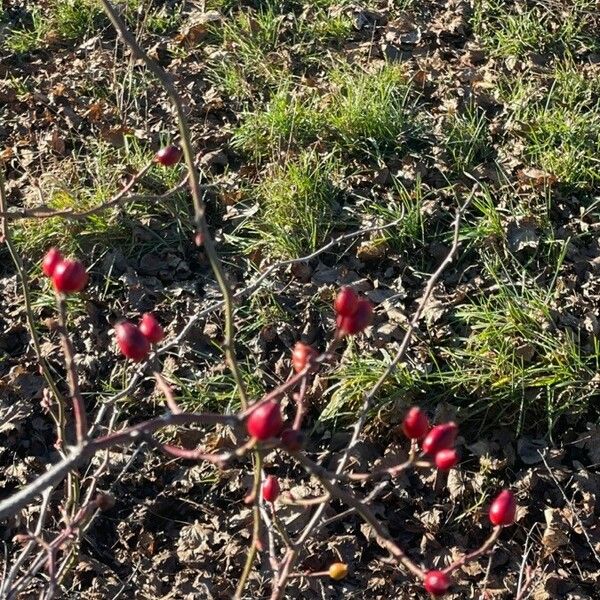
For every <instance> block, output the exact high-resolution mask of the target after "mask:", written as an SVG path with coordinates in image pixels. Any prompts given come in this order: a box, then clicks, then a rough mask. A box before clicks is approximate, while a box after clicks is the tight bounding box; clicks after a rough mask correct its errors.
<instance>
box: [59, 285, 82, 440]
mask: <svg viewBox="0 0 600 600" xmlns="http://www.w3.org/2000/svg"><path fill="white" fill-rule="evenodd" d="M56 303H57V308H58V324H59V328H58V331H59V334H60V340H61V344H62V349H63V354H64V357H65V367H66V369H67V381H68V382H69V390H70V392H71V400H72V402H73V416H74V417H75V431H76V432H77V443H78V444H79V445H81V444H83V442H84V441H85V439H86V437H87V432H88V428H87V413H86V412H85V403H84V401H83V397H82V395H81V390H80V389H79V376H78V375H77V364H76V362H75V348H73V342H72V341H71V337H70V336H69V332H68V330H67V302H66V299H65V297H64V296H63V295H62V294H59V293H57V294H56Z"/></svg>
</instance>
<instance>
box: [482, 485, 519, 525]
mask: <svg viewBox="0 0 600 600" xmlns="http://www.w3.org/2000/svg"><path fill="white" fill-rule="evenodd" d="M516 512H517V501H516V499H515V495H514V494H513V493H512V492H511V491H510V490H502V491H501V492H500V493H499V494H498V495H497V496H496V498H495V499H494V501H493V502H492V504H491V506H490V513H489V516H490V521H491V522H492V525H502V526H505V525H512V524H513V523H514V522H515V514H516Z"/></svg>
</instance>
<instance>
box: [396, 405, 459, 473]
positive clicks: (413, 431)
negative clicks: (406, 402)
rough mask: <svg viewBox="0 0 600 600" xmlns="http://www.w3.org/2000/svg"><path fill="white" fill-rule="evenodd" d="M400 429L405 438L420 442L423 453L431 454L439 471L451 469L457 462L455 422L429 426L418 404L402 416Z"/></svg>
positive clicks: (456, 428)
mask: <svg viewBox="0 0 600 600" xmlns="http://www.w3.org/2000/svg"><path fill="white" fill-rule="evenodd" d="M402 430H403V431H404V435H406V437H407V438H409V439H411V440H416V441H419V442H421V448H422V450H423V454H426V455H427V456H432V457H433V461H434V462H435V466H436V467H437V468H438V469H440V470H441V471H447V470H448V469H451V468H452V467H454V466H455V465H456V463H457V462H458V455H457V453H456V450H455V449H454V442H455V440H456V436H457V434H458V427H457V425H456V423H454V422H450V423H442V424H441V425H436V426H435V427H430V425H429V419H428V418H427V415H426V414H425V413H424V412H423V411H422V410H421V409H420V408H419V407H418V406H413V407H412V408H411V409H410V410H409V411H408V413H407V414H406V417H404V421H403V422H402Z"/></svg>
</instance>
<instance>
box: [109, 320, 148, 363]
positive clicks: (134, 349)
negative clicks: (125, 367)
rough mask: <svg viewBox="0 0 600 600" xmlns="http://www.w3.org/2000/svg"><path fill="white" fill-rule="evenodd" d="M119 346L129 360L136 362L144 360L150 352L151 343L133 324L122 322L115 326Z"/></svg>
mask: <svg viewBox="0 0 600 600" xmlns="http://www.w3.org/2000/svg"><path fill="white" fill-rule="evenodd" d="M115 334H116V339H117V346H119V350H120V351H121V352H122V354H123V355H125V356H126V357H127V358H130V359H131V360H133V361H134V362H140V361H142V360H144V359H145V358H146V357H147V356H148V354H149V352H150V342H149V341H148V340H147V339H146V337H145V336H144V334H143V333H142V332H141V331H140V329H139V328H138V327H136V326H135V325H134V324H133V323H129V322H128V321H122V322H121V323H117V325H116V326H115Z"/></svg>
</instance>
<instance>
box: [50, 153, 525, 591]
mask: <svg viewBox="0 0 600 600" xmlns="http://www.w3.org/2000/svg"><path fill="white" fill-rule="evenodd" d="M180 157H181V152H180V150H179V149H178V148H177V147H176V146H169V147H168V148H164V149H163V150H161V151H160V152H158V153H157V155H156V160H157V161H158V162H160V163H161V164H163V165H165V166H170V165H173V164H175V163H176V162H177V161H178V160H179V158H180ZM42 271H43V272H44V274H45V275H46V276H47V277H50V278H51V279H52V283H53V285H54V288H55V289H56V291H57V292H58V293H61V294H69V293H74V292H80V291H81V290H82V289H83V288H84V287H85V285H86V284H87V281H88V274H87V271H86V269H85V267H84V266H83V264H82V263H81V262H80V261H78V260H73V259H67V258H64V257H63V255H62V253H61V252H60V251H59V250H57V249H56V248H52V249H50V250H49V251H48V253H47V254H46V256H45V257H44V259H43V262H42ZM334 309H335V312H336V325H337V332H336V337H337V338H340V337H343V336H345V335H354V334H357V333H359V332H361V331H363V330H364V329H365V328H366V327H368V326H369V325H370V323H371V320H372V317H373V306H372V304H371V303H370V302H369V301H368V300H366V299H364V298H360V297H359V295H358V294H357V293H356V292H355V291H354V290H353V289H352V288H350V287H343V288H342V289H341V290H340V291H339V293H338V294H337V296H336V298H335V301H334ZM115 333H116V341H117V345H118V347H119V349H120V351H121V352H122V353H123V354H124V355H125V356H126V357H127V358H130V359H131V360H133V361H135V362H139V361H142V360H144V359H145V358H146V357H147V356H148V354H149V352H150V345H151V344H156V343H158V342H160V341H161V340H162V339H163V338H164V331H163V328H162V327H161V325H160V323H159V322H158V321H157V319H156V317H154V315H152V314H151V313H146V314H144V315H143V317H142V319H141V321H140V323H139V325H134V324H133V323H130V322H128V321H121V322H120V323H118V324H117V325H116V326H115ZM318 356H319V353H318V352H317V351H316V350H315V349H314V348H312V347H311V346H309V345H307V344H304V343H303V342H297V343H296V345H295V346H294V348H293V350H292V367H293V369H294V371H296V373H300V372H302V371H304V370H305V369H306V370H307V371H310V370H311V369H312V368H314V367H316V359H317V358H318ZM246 430H247V432H248V435H249V436H250V437H252V438H253V439H255V440H256V441H258V442H264V441H266V440H270V439H277V438H278V439H279V441H280V443H281V446H282V447H284V448H286V449H288V450H290V451H292V452H295V451H298V450H300V449H301V448H302V446H303V445H304V437H303V434H302V432H301V431H299V430H298V429H294V428H284V421H283V416H282V413H281V407H280V404H279V402H276V401H275V400H267V401H265V402H259V403H258V404H257V406H256V408H254V409H253V410H252V411H251V412H250V414H249V415H248V416H247V418H246ZM402 430H403V431H404V433H405V435H406V437H408V438H409V439H411V440H413V441H414V442H415V443H419V444H420V446H421V450H422V452H423V455H425V456H429V457H432V458H433V461H434V463H435V465H436V467H437V468H438V469H440V470H442V471H445V470H448V469H451V468H452V467H454V466H455V465H456V464H457V462H458V456H457V453H456V450H455V449H454V443H455V441H456V436H457V434H458V427H457V425H456V423H453V422H450V423H442V424H440V425H436V426H434V427H431V426H430V423H429V419H428V418H427V415H426V414H425V413H424V412H423V411H422V410H421V409H420V408H419V407H416V406H414V407H412V408H411V409H410V410H409V411H408V413H407V414H406V416H405V418H404V420H403V422H402ZM261 491H262V496H263V498H264V500H265V501H266V502H270V503H274V502H275V501H276V500H277V498H278V497H279V493H280V491H281V489H280V486H279V482H278V480H277V478H276V477H275V476H274V475H269V476H268V477H266V478H265V480H264V482H263V484H262V490H261ZM516 508H517V506H516V501H515V497H514V495H513V494H512V492H510V491H509V490H503V491H502V492H501V493H500V494H499V495H498V496H497V497H496V499H495V500H494V501H493V502H492V505H491V507H490V510H489V518H490V521H491V523H492V524H493V525H495V526H500V527H502V526H506V525H511V524H512V523H513V522H514V519H515V513H516ZM347 572H348V567H347V565H345V564H344V563H334V564H332V565H331V566H330V569H329V571H328V574H329V576H330V577H331V578H332V579H335V580H339V579H343V578H344V577H345V576H346V574H347ZM450 585H451V581H450V577H449V574H448V570H446V571H441V570H431V571H428V572H426V573H425V578H424V586H425V589H426V590H427V591H428V592H429V593H430V594H431V595H432V596H436V597H437V596H443V595H444V594H445V593H446V592H447V591H448V589H449V588H450Z"/></svg>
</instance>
